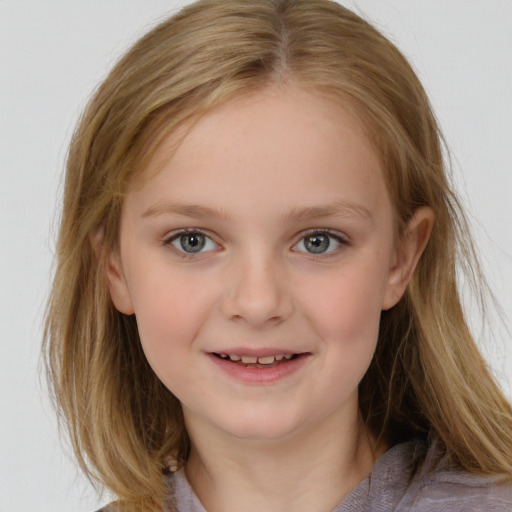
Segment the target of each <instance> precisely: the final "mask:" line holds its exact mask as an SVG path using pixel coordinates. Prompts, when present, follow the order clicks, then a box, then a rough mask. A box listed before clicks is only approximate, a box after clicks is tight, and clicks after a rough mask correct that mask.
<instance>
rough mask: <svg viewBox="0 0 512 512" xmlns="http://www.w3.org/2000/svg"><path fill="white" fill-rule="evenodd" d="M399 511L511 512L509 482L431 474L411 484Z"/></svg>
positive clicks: (511, 486) (457, 473)
mask: <svg viewBox="0 0 512 512" xmlns="http://www.w3.org/2000/svg"><path fill="white" fill-rule="evenodd" d="M398 511H400V512H406V511H410V512H467V511H472V512H511V511H512V482H508V483H504V482H502V483H500V482H497V481H496V480H495V479H492V478H488V477H479V476H474V475H470V474H468V473H464V472H460V471H434V472H432V473H430V474H428V475H426V476H424V477H423V478H420V479H416V480H415V481H413V482H412V483H411V486H410V488H409V489H408V491H407V493H406V494H405V495H404V497H403V499H402V500H401V502H400V506H399V507H398V508H397V512H398Z"/></svg>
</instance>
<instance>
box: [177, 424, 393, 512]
mask: <svg viewBox="0 0 512 512" xmlns="http://www.w3.org/2000/svg"><path fill="white" fill-rule="evenodd" d="M324 423H325V424H324V425H322V426H321V428H318V426H317V428H315V429H311V430H305V431H302V432H299V433H297V434H295V435H294V436H293V437H289V438H286V439H283V440H278V441H275V440H274V441H264V442H261V441H259V442H258V441H247V440H240V439H233V438H232V437H229V436H223V435H218V433H217V435H215V436H213V437H210V436H205V435H204V433H205V432H204V430H202V431H201V436H194V431H193V430H192V432H190V437H191V441H192V449H191V454H190V458H189V460H188V462H187V466H186V474H187V478H188V480H189V481H190V483H191V485H192V488H193V489H194V491H195V492H196V494H197V495H198V497H199V499H200V501H201V502H202V503H203V505H204V506H205V508H206V509H207V510H208V512H220V511H222V512H232V511H233V512H234V511H237V512H238V511H240V510H244V512H252V511H261V510H272V511H275V512H283V511H289V510H293V511H295V512H303V511H304V512H306V511H307V512H311V511H315V512H316V511H318V512H324V511H325V512H328V511H330V510H332V509H333V508H334V507H335V506H336V505H337V504H338V503H339V502H340V501H341V500H342V499H343V498H344V497H345V496H346V495H347V494H348V493H349V492H350V491H351V490H352V489H353V488H354V487H356V486H357V484H358V483H359V482H360V481H361V480H362V479H363V478H365V476H367V475H368V474H369V472H370V471H371V468H372V466H373V464H374V462H375V460H376V458H377V457H378V456H379V455H380V454H381V453H382V452H383V451H384V449H385V448H384V447H383V446H379V447H375V446H372V441H371V439H370V438H369V437H368V435H367V434H366V432H365V429H364V426H363V424H362V422H361V420H360V418H359V417H358V416H357V415H356V418H355V420H354V422H353V423H352V424H351V425H348V426H347V425H345V428H340V422H339V418H336V417H335V415H333V417H332V418H329V419H328V421H326V422H324ZM341 425H343V423H341Z"/></svg>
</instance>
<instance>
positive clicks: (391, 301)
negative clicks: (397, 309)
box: [382, 206, 435, 310]
mask: <svg viewBox="0 0 512 512" xmlns="http://www.w3.org/2000/svg"><path fill="white" fill-rule="evenodd" d="M434 220H435V214H434V211H433V210H432V208H430V207H428V206H422V207H421V208H418V209H417V210H416V211H415V212H414V215H413V216H412V218H411V220H410V221H409V222H408V223H407V229H406V231H405V233H404V235H403V236H402V237H401V239H400V240H399V242H398V244H397V248H396V252H395V256H394V259H393V262H392V266H391V268H390V270H389V275H388V282H387V285H386V290H385V293H384V298H383V301H382V309H383V310H386V309H390V308H392V307H393V306H395V305H396V304H397V303H398V301H399V300H400V299H401V298H402V295H403V294H404V293H405V290H406V288H407V284H408V283H409V280H410V279H411V276H412V274H413V273H414V269H415V268H416V265H417V263H418V261H419V259H420V256H421V255H422V254H423V251H424V250H425V247H426V246H427V242H428V240H429V238H430V233H431V232H432V228H433V226H434Z"/></svg>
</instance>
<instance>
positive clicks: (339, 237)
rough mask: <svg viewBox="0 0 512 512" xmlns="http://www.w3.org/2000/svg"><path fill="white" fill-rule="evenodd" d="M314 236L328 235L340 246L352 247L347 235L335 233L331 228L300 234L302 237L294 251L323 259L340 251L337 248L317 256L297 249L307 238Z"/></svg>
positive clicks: (311, 230)
mask: <svg viewBox="0 0 512 512" xmlns="http://www.w3.org/2000/svg"><path fill="white" fill-rule="evenodd" d="M312 235H326V236H328V237H330V238H332V239H334V240H335V241H336V242H337V243H338V244H339V245H340V246H347V245H350V240H349V238H348V237H347V236H346V235H344V234H343V233H340V232H339V231H334V230H332V229H329V228H311V229H307V230H306V231H303V232H301V233H300V235H299V236H300V238H299V240H298V241H297V242H296V243H295V244H294V245H293V247H292V250H295V252H300V253H305V254H308V255H311V256H315V257H321V256H328V255H331V254H332V253H335V252H336V251H337V250H338V249H339V247H336V248H335V249H332V250H329V251H327V252H323V253H316V254H315V253H312V252H309V251H305V250H304V251H302V250H296V249H295V248H296V247H297V246H298V245H299V244H300V243H301V242H302V243H303V241H304V239H305V238H307V237H308V236H312Z"/></svg>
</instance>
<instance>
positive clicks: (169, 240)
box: [163, 228, 350, 258]
mask: <svg viewBox="0 0 512 512" xmlns="http://www.w3.org/2000/svg"><path fill="white" fill-rule="evenodd" d="M187 235H200V236H202V237H204V239H205V242H204V245H203V246H202V247H200V248H199V250H198V251H196V252H194V251H186V250H184V249H183V244H181V243H180V242H179V240H180V239H182V238H183V237H186V236H187ZM315 236H317V237H322V236H325V237H328V239H327V247H326V248H325V251H322V252H317V253H315V252H313V251H308V250H307V249H306V250H297V249H296V248H297V246H299V245H300V244H302V245H303V246H304V248H305V245H304V244H305V240H306V239H307V238H308V237H311V238H313V237H315ZM331 240H334V241H335V242H336V244H338V245H337V246H336V247H335V248H334V249H331V250H327V249H329V248H330V246H331V243H332V242H331ZM176 241H178V243H180V245H181V248H179V247H177V246H176V245H174V243H173V242H176ZM163 243H164V245H171V246H172V247H173V248H174V249H175V250H176V252H177V253H178V254H180V255H181V256H182V257H184V258H193V257H194V256H198V255H201V254H203V253H205V252H212V251H213V250H215V249H213V248H210V249H208V250H207V251H203V250H202V249H203V248H204V247H208V245H209V244H214V245H215V247H216V248H219V245H218V244H217V243H216V242H215V241H213V240H212V238H211V237H210V236H209V235H208V234H207V233H206V232H205V231H203V230H202V229H198V228H186V229H182V230H180V231H176V232H174V233H172V234H171V235H169V236H168V237H166V238H165V239H164V241H163ZM347 245H350V242H349V241H348V240H347V239H346V238H345V237H343V236H342V235H340V234H339V233H338V232H333V231H331V230H329V229H309V230H307V231H305V232H303V233H301V235H300V239H299V241H298V242H297V243H295V244H294V245H293V247H292V250H293V251H294V252H301V253H305V254H310V255H312V256H316V257H322V256H325V255H330V254H331V253H333V252H335V251H336V250H338V249H339V248H340V247H341V246H347Z"/></svg>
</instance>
